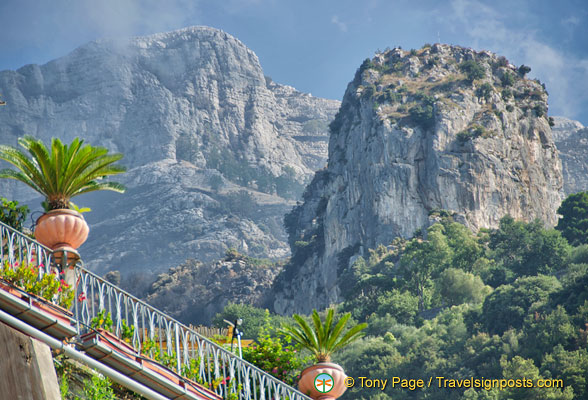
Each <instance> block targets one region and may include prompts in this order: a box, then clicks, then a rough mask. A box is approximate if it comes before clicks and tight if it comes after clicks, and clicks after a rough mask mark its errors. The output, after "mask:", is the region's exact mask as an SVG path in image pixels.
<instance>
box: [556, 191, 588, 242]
mask: <svg viewBox="0 0 588 400" xmlns="http://www.w3.org/2000/svg"><path fill="white" fill-rule="evenodd" d="M557 213H558V214H560V215H561V218H560V219H559V221H558V223H557V226H556V227H555V229H557V230H558V231H560V232H561V234H562V235H563V237H565V238H566V239H567V240H568V242H569V243H570V244H571V245H573V246H578V245H580V244H585V243H588V192H579V193H574V194H571V195H569V196H568V197H567V198H566V199H565V200H564V201H563V202H562V203H561V205H560V206H559V208H558V209H557Z"/></svg>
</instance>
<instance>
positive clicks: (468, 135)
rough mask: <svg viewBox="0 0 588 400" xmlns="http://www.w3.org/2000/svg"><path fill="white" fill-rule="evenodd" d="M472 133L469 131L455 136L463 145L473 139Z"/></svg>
mask: <svg viewBox="0 0 588 400" xmlns="http://www.w3.org/2000/svg"><path fill="white" fill-rule="evenodd" d="M474 137H475V136H474V133H473V132H471V131H461V132H459V133H458V134H457V136H456V138H457V140H458V141H459V142H460V143H465V142H467V141H468V140H470V139H473V138H474Z"/></svg>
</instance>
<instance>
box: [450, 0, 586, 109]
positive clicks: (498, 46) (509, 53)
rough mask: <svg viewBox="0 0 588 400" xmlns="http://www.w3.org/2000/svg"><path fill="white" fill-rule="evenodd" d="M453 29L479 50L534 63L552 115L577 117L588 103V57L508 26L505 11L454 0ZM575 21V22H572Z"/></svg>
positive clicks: (473, 1) (472, 1)
mask: <svg viewBox="0 0 588 400" xmlns="http://www.w3.org/2000/svg"><path fill="white" fill-rule="evenodd" d="M451 7H452V11H453V16H451V17H450V18H448V19H446V24H447V25H448V29H450V30H460V31H461V32H462V33H463V34H465V35H467V36H468V37H469V39H470V40H471V42H472V43H473V46H474V47H475V48H477V49H483V48H485V49H489V50H492V51H494V52H496V53H499V54H501V55H505V56H506V57H507V58H509V59H510V60H511V62H514V63H516V64H526V65H529V66H531V68H532V72H531V74H530V75H531V76H535V77H538V78H540V79H541V80H542V81H543V82H545V84H546V86H547V90H548V92H549V102H550V106H551V109H552V110H551V111H552V112H551V114H552V115H554V114H555V115H564V116H568V117H574V116H576V115H578V114H579V113H580V111H581V109H582V107H584V105H585V104H586V102H588V95H587V93H588V80H587V79H586V75H587V73H588V71H586V68H584V67H582V66H584V65H588V59H582V58H579V57H578V56H576V55H574V54H567V53H564V52H563V51H562V50H560V49H557V48H555V47H553V46H550V45H549V44H547V43H545V42H543V41H541V40H539V39H538V38H537V37H536V34H535V32H534V31H533V30H531V29H528V27H525V26H524V25H523V24H517V25H514V26H512V25H509V24H507V22H506V20H505V14H504V13H499V12H498V11H496V10H495V9H494V8H492V7H491V6H488V5H487V4H483V3H481V2H480V1H477V0H453V1H452V2H451ZM570 22H572V21H570Z"/></svg>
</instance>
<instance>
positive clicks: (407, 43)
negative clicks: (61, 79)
mask: <svg viewBox="0 0 588 400" xmlns="http://www.w3.org/2000/svg"><path fill="white" fill-rule="evenodd" d="M190 25H207V26H212V27H215V28H219V29H222V30H224V31H226V32H228V33H230V34H232V35H234V36H235V37H237V38H238V39H240V40H241V41H242V42H243V43H245V45H247V46H248V47H250V48H251V49H252V50H253V51H255V53H256V54H257V55H258V56H259V59H260V61H261V65H262V67H263V68H264V71H265V73H266V75H269V76H271V77H272V78H273V79H274V80H275V81H277V82H280V83H284V84H288V85H292V86H294V87H296V88H297V89H299V90H302V91H305V92H310V93H312V94H313V95H314V96H320V97H327V98H334V99H340V98H341V97H342V96H343V93H344V91H345V87H346V86H347V83H348V82H349V81H350V80H351V79H352V78H353V74H354V72H355V70H356V68H357V67H358V66H359V65H360V64H361V61H362V60H363V59H365V58H366V57H371V56H373V54H374V52H375V51H376V50H377V49H381V50H383V49H385V48H386V47H394V46H402V48H404V49H410V48H420V47H421V46H422V45H423V44H424V43H436V42H439V41H441V42H443V43H451V44H459V45H463V46H467V47H472V48H475V49H478V50H481V49H486V50H491V51H493V52H496V53H498V54H501V55H504V56H506V57H507V58H508V59H509V60H510V61H511V62H513V63H514V64H516V65H519V64H526V65H529V66H531V68H532V72H531V73H530V76H531V77H536V78H539V79H540V80H541V81H542V82H545V84H546V85H547V89H548V91H549V94H550V100H549V102H550V112H549V113H550V115H561V116H566V117H570V118H573V119H577V120H580V121H581V122H582V123H583V124H584V125H588V1H586V0H560V1H551V0H533V1H530V0H518V1H517V0H495V1H477V0H452V1H442V0H437V1H430V0H417V1H415V0H411V1H404V0H355V1H352V0H314V1H309V0H166V1H163V0H100V1H96V0H91V1H90V0H3V1H2V2H0V27H1V28H0V29H1V35H0V54H1V56H0V70H4V69H17V68H19V67H21V66H22V65H25V64H30V63H37V64H42V63H45V62H47V61H49V60H52V59H54V58H57V57H60V56H62V55H65V54H67V53H68V52H70V51H72V50H73V49H74V48H76V47H78V46H80V45H82V44H84V43H86V42H88V41H90V40H94V39H97V38H101V37H126V36H136V35H145V34H150V33H157V32H163V31H169V30H173V29H179V28H182V27H185V26H190Z"/></svg>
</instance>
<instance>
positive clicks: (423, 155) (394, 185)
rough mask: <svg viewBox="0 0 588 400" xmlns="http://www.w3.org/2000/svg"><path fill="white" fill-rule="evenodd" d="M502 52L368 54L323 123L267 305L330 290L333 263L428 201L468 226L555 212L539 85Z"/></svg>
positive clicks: (552, 154) (549, 220)
mask: <svg viewBox="0 0 588 400" xmlns="http://www.w3.org/2000/svg"><path fill="white" fill-rule="evenodd" d="M523 75H524V73H523V72H519V70H518V69H515V67H514V66H512V65H510V64H509V63H508V61H507V60H506V59H504V58H503V57H497V56H496V55H494V54H492V53H489V52H476V51H473V50H471V49H465V48H461V47H455V46H448V45H434V46H433V47H426V48H423V49H421V50H418V51H412V52H406V51H403V50H400V49H394V50H390V51H387V52H385V53H379V54H377V55H376V56H375V57H374V58H373V59H372V60H366V61H365V62H364V63H363V64H362V66H361V68H360V69H359V70H358V72H357V73H356V76H355V78H354V80H353V81H352V82H351V83H350V84H349V86H348V88H347V91H346V93H345V97H344V99H343V103H342V105H341V109H340V111H339V113H338V115H337V117H336V118H335V121H334V122H333V123H332V124H331V129H332V133H331V137H330V141H329V158H328V166H327V167H326V169H324V170H322V171H320V172H318V173H317V174H316V175H315V178H314V180H313V182H312V184H311V185H310V186H309V187H308V188H307V192H306V193H305V197H304V204H302V205H301V206H299V207H297V208H295V209H294V210H293V211H292V213H290V214H289V215H288V216H287V229H288V232H289V234H290V237H289V240H290V245H291V246H292V252H293V262H292V263H291V264H290V265H289V266H287V268H286V270H285V272H284V273H283V274H282V276H281V277H280V279H279V280H278V282H277V285H276V288H277V294H276V299H275V303H274V306H275V309H276V310H277V311H278V312H281V313H289V312H294V311H297V312H300V311H301V312H308V311H310V310H311V309H312V308H313V307H325V306H328V305H329V304H331V303H333V302H337V301H339V300H340V299H339V293H338V289H337V272H338V268H339V267H344V266H346V265H347V263H348V262H349V259H350V258H351V257H353V256H354V255H356V254H360V253H361V252H362V251H366V250H365V249H367V248H374V247H375V246H376V245H378V244H380V243H389V242H390V241H391V240H392V239H394V238H395V237H396V236H404V237H409V236H412V235H413V233H414V232H415V231H416V230H417V229H420V228H425V227H426V226H427V225H428V221H429V214H430V213H431V212H432V211H434V210H437V209H443V210H448V211H450V212H452V213H454V218H455V219H457V220H458V221H461V222H463V223H464V224H466V225H467V226H468V227H470V228H471V229H473V230H477V229H479V228H482V227H485V228H491V227H496V226H497V224H498V222H499V220H500V218H501V217H502V216H504V215H505V214H510V215H512V216H513V217H515V218H517V219H522V220H527V221H529V220H532V219H535V218H539V219H540V220H542V221H544V222H545V223H546V224H548V225H553V224H554V223H555V222H556V214H555V210H556V209H557V207H558V206H559V203H560V201H561V198H562V192H561V189H562V172H561V163H560V161H559V158H558V153H557V149H556V147H555V145H554V142H553V139H552V135H551V129H550V126H549V123H548V118H547V115H546V113H547V94H546V92H545V90H544V88H543V87H542V85H541V84H540V83H539V82H537V81H533V80H527V79H525V78H524V77H523Z"/></svg>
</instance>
